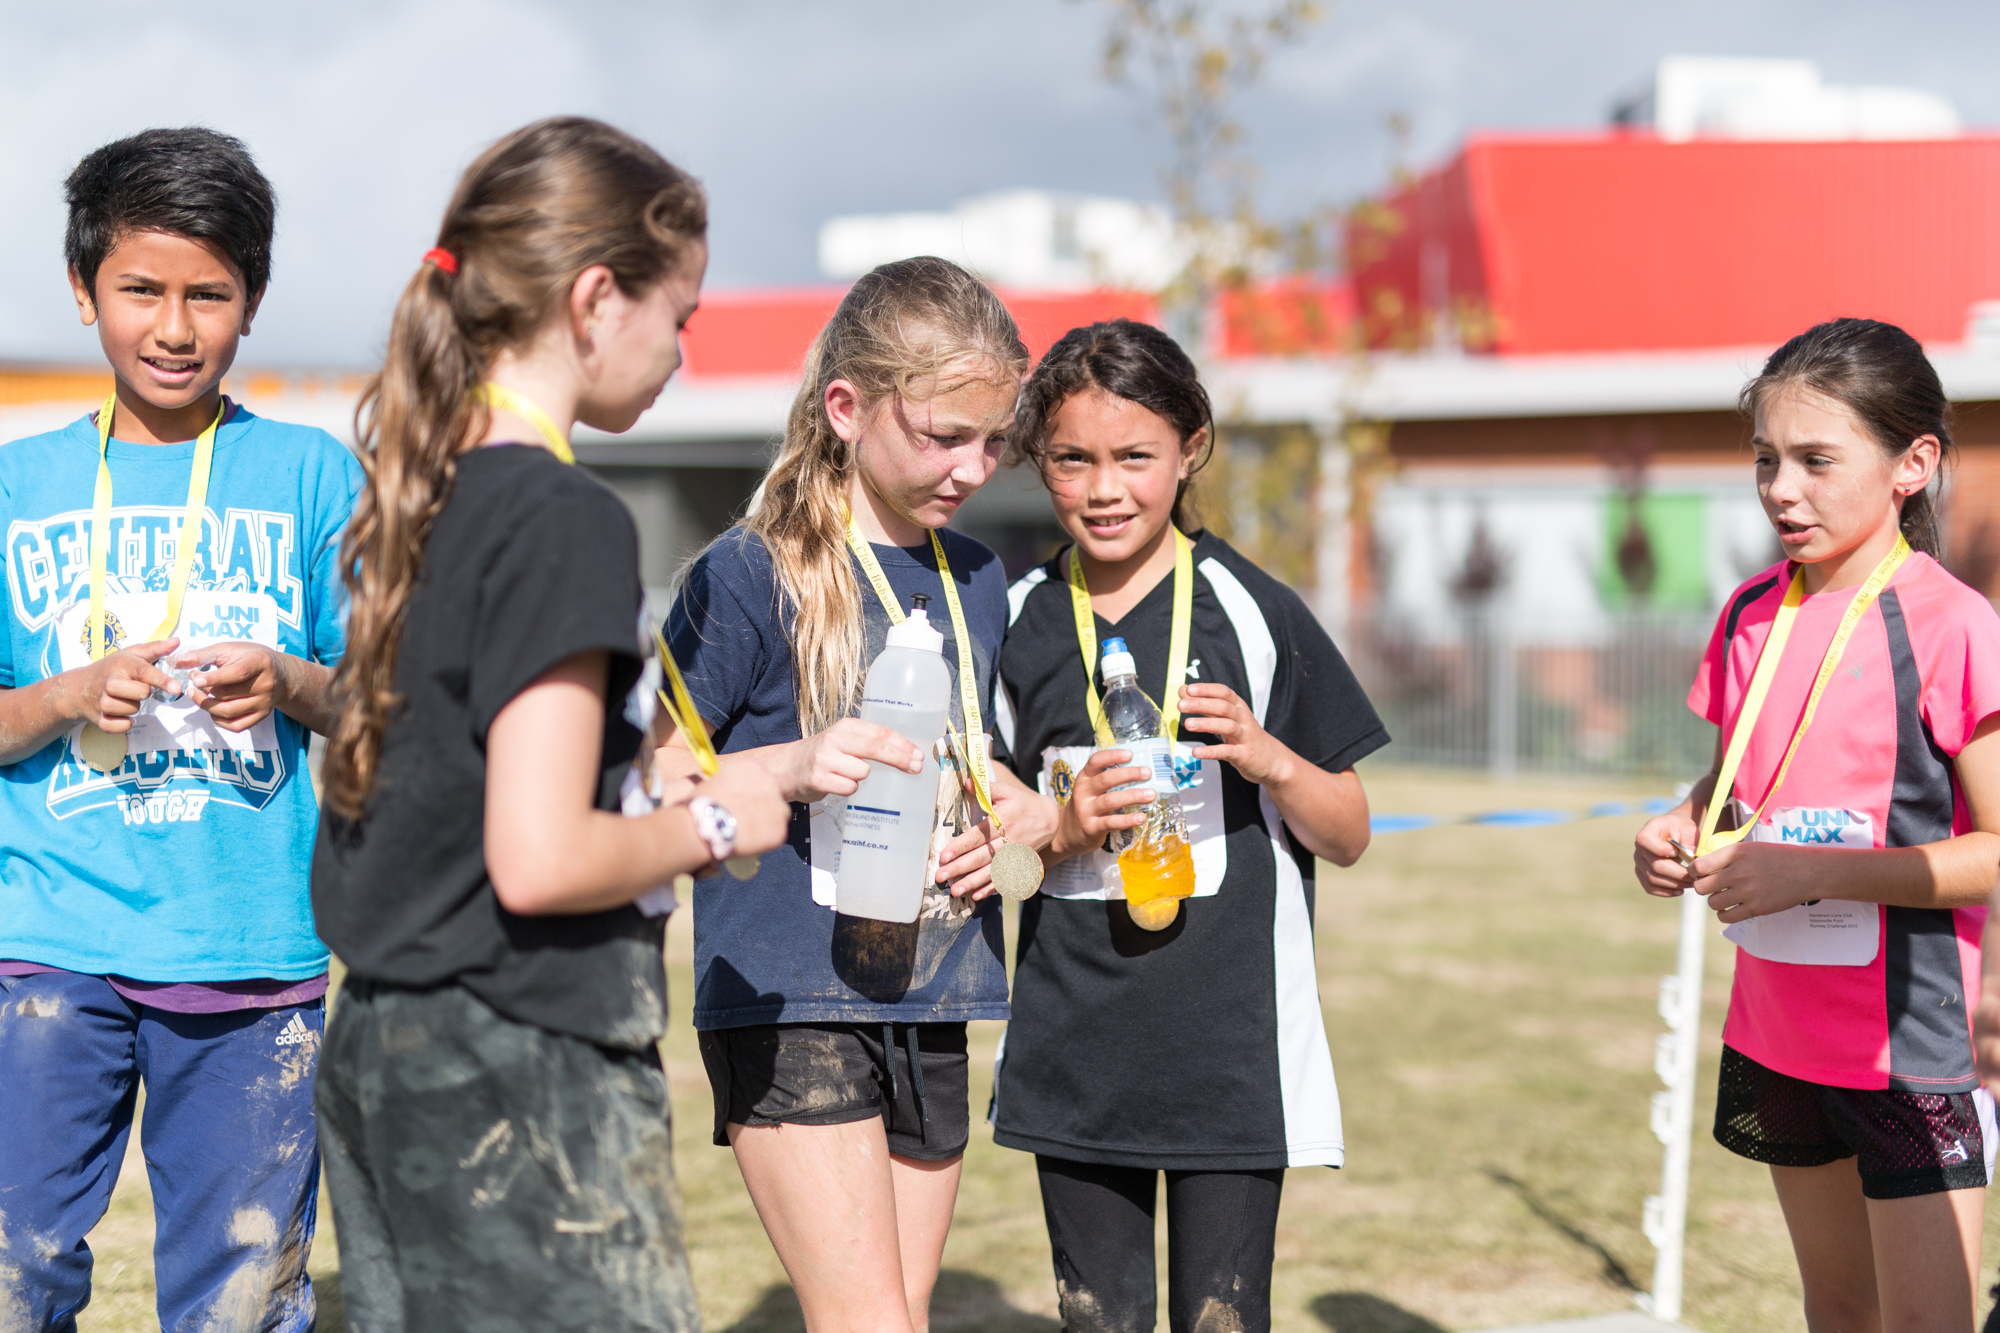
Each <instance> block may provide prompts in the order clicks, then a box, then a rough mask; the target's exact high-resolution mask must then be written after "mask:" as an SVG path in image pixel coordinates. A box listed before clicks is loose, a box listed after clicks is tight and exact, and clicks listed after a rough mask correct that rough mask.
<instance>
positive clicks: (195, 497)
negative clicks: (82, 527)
mask: <svg viewBox="0 0 2000 1333" xmlns="http://www.w3.org/2000/svg"><path fill="white" fill-rule="evenodd" d="M117 406H118V393H117V391H116V390H113V391H112V393H111V395H110V396H109V397H107V398H106V399H105V400H104V406H103V407H100V408H98V409H97V492H96V494H95V496H93V497H92V502H91V509H90V660H91V661H93V662H95V661H97V660H98V659H99V658H100V657H103V656H104V650H105V648H106V647H107V646H108V645H107V644H106V643H105V640H104V590H105V585H106V584H107V583H109V582H110V574H111V530H110V529H111V463H110V460H109V457H108V455H109V453H110V449H111V414H112V412H113V411H115V410H116V409H117ZM228 411H229V404H228V402H227V400H225V401H223V402H221V403H218V404H217V405H216V408H215V420H213V421H211V422H209V423H208V429H207V430H204V431H203V432H202V433H201V434H200V435H199V436H197V437H196V438H195V442H194V465H193V467H192V468H191V469H190V470H189V472H188V493H187V509H186V512H185V513H184V514H183V515H182V517H181V531H180V536H179V537H177V538H176V539H175V542H174V574H173V578H172V580H170V581H169V582H168V584H167V614H166V617H165V619H163V620H161V621H160V624H159V627H158V628H157V629H155V630H154V631H153V632H152V634H151V635H150V636H149V637H148V638H147V639H146V640H144V642H149V643H150V642H157V641H158V640H160V639H162V638H164V637H165V636H167V635H169V634H172V633H173V632H174V630H175V628H176V627H177V626H179V624H180V623H181V598H182V597H184V596H185V595H186V594H187V585H188V578H189V576H190V575H192V574H193V573H194V553H195V550H196V548H197V547H199V546H200V545H201V515H202V510H203V509H204V508H206V507H207V505H208V472H209V465H210V464H211V463H212V462H213V461H214V458H215V432H216V430H217V429H218V428H219V427H220V426H221V425H222V418H223V417H224V416H225V415H226V414H227V413H228ZM189 534H192V535H193V540H189Z"/></svg>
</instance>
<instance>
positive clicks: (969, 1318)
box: [722, 1268, 1062, 1333]
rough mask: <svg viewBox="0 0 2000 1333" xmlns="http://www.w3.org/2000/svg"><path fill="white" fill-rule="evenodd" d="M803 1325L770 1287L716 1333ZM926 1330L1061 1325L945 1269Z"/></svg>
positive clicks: (990, 1283)
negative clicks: (747, 1308)
mask: <svg viewBox="0 0 2000 1333" xmlns="http://www.w3.org/2000/svg"><path fill="white" fill-rule="evenodd" d="M805 1326H806V1321H805V1316H804V1315H802V1314H800V1313H799V1298H798V1297H797V1296H795V1295H793V1294H792V1289H791V1287H790V1286H788V1285H786V1284H784V1283H776V1284H774V1285H772V1286H769V1287H766V1288H765V1289H764V1294H763V1296H762V1297H760V1298H759V1299H758V1301H757V1304H756V1305H755V1306H754V1307H752V1308H751V1309H750V1310H749V1311H748V1312H747V1313H745V1314H744V1316H743V1317H742V1318H741V1319H738V1320H737V1321H736V1322H735V1323H733V1324H731V1325H730V1326H729V1327H728V1328H726V1329H724V1330H722V1333H803V1330H804V1329H805ZM931 1327H932V1328H934V1329H951V1330H953V1333H1059V1330H1060V1329H1061V1328H1062V1324H1061V1323H1060V1322H1058V1321H1057V1320H1054V1319H1048V1318H1045V1317H1043V1316H1042V1315H1038V1314H1030V1313H1029V1312H1028V1311H1026V1310H1022V1309H1018V1308H1016V1307H1015V1305H1014V1304H1013V1303H1012V1302H1011V1301H1009V1300H1008V1299H1007V1296H1006V1293H1004V1292H1002V1291H1001V1290H1000V1284H999V1283H997V1282H995V1281H994V1280H993V1279H992V1278H989V1277H981V1276H980V1275H979V1274H977V1273H967V1272H965V1271H963V1270H961V1269H954V1268H947V1269H946V1270H945V1271H944V1272H942V1273H939V1274H938V1283H937V1289H936V1290H935V1291H933V1292H932V1293H931Z"/></svg>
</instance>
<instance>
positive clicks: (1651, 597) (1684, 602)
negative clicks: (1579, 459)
mask: <svg viewBox="0 0 2000 1333" xmlns="http://www.w3.org/2000/svg"><path fill="white" fill-rule="evenodd" d="M1634 507H1635V506H1634V504H1633V502H1632V499H1631V497H1629V496H1624V495H1610V496H1606V497H1605V501H1604V562H1603V564H1602V565H1601V566H1600V567H1599V570H1598V578H1597V585H1598V589H1599V591H1600V592H1601V593H1602V594H1603V596H1604V604H1605V605H1606V606H1608V607H1612V608H1614V609H1617V610H1626V609H1633V610H1636V609H1639V608H1641V607H1645V608H1650V609H1654V610H1661V611H1699V610H1702V609H1704V608H1706V607H1707V605H1708V497H1707V496H1705V495H1672V494H1654V493H1651V492H1648V493H1647V494H1645V495H1642V496H1640V497H1639V499H1638V503H1637V506H1636V508H1637V510H1638V515H1637V516H1638V523H1637V525H1636V531H1635V525H1634V523H1633V521H1632V520H1633V509H1634Z"/></svg>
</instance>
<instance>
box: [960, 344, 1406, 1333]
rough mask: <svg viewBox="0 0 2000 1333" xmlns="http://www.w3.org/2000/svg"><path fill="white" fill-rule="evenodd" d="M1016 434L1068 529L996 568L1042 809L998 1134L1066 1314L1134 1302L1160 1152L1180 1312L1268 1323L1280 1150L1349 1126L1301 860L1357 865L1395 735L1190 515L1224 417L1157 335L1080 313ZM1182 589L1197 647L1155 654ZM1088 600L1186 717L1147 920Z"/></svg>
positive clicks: (1295, 616) (1321, 1151) (1307, 1159)
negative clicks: (1363, 773) (1109, 739)
mask: <svg viewBox="0 0 2000 1333" xmlns="http://www.w3.org/2000/svg"><path fill="white" fill-rule="evenodd" d="M1016 432H1017V433H1016V439H1017V441H1018V443H1019V448H1020V451H1021V453H1022V454H1023V455H1025V456H1026V457H1027V458H1029V459H1031V460H1033V462H1034V463H1035V464H1036V466H1037V467H1038V468H1039V469H1040V471H1041V475H1042V480H1043V482H1044V484H1045V485H1046V486H1047V488H1048V491H1049V497H1050V500H1051V502H1052V503H1053V504H1054V506H1055V511H1056V518H1057V520H1058V522H1060V523H1061V524H1062V526H1063V528H1064V530H1065V531H1067V532H1068V534H1069V535H1070V537H1071V538H1072V539H1073V541H1074V545H1073V547H1072V548H1070V549H1066V550H1064V551H1062V552H1061V553H1059V554H1058V555H1057V556H1056V558H1055V559H1053V560H1051V561H1050V562H1049V563H1048V564H1047V565H1044V566H1042V567H1041V568H1038V569H1035V570H1032V571H1030V572H1029V573H1028V574H1027V575H1026V576H1025V577H1024V578H1022V579H1020V580H1019V581H1018V582H1016V583H1015V584H1014V585H1013V588H1012V589H1011V591H1010V594H1009V598H1010V602H1011V607H1010V611H1011V613H1012V614H1011V622H1010V624H1009V627H1008V631H1007V639H1006V643H1005V645H1004V647H1003V648H1002V650H1001V657H1000V676H1001V684H1002V687H1003V693H1004V698H1003V700H1002V702H1001V705H1000V706H1001V709H1002V711H1001V715H1000V725H1001V734H1002V738H1003V740H1005V741H1006V742H1007V745H1008V748H1009V750H1010V751H1011V754H1012V762H1013V763H1014V765H1015V767H1016V769H1017V770H1018V772H1019V773H1020V774H1021V776H1022V777H1023V778H1024V779H1027V780H1029V781H1031V782H1032V781H1036V780H1039V782H1040V784H1041V789H1042V791H1043V792H1044V793H1045V794H1046V795H1048V796H1051V797H1054V798H1055V799H1056V800H1058V801H1059V802H1060V803H1061V810H1060V819H1059V823H1058V827H1057V831H1056V834H1055V837H1054V841H1053V842H1052V843H1051V844H1050V845H1049V846H1048V848H1047V849H1046V850H1045V851H1044V852H1043V859H1044V861H1045V863H1046V864H1047V867H1048V872H1047V878H1046V879H1045V880H1044V883H1043V886H1042V892H1041V893H1040V894H1039V895H1038V896H1036V897H1034V898H1032V899H1030V900H1029V901H1028V902H1027V903H1026V904H1025V906H1024V907H1023V910H1022V916H1021V930H1020V944H1019V949H1018V953H1017V957H1016V965H1015V973H1014V1004H1013V1018H1012V1021H1011V1022H1010V1024H1009V1026H1008V1031H1007V1037H1006V1042H1005V1045H1004V1047H1003V1057H1002V1061H1001V1064H1000V1068H999V1073H998V1078H997V1083H996V1092H995V1099H996V1105H995V1113H994V1138H995V1139H996V1141H998V1142H1000V1143H1002V1144H1005V1145H1007V1146H1008V1147H1013V1148H1020V1149H1024V1150H1026V1151H1029V1152H1033V1153H1034V1154H1035V1161H1036V1167H1037V1170H1038V1172H1039V1174H1040V1179H1041V1186H1042V1199H1043V1203H1044V1206H1045V1210H1046V1213H1047V1217H1048V1223H1049V1233H1050V1242H1051V1245H1052V1248H1053V1250H1054V1258H1055V1269H1056V1278H1057V1290H1058V1292H1059V1293H1060V1300H1061V1304H1062V1312H1063V1319H1064V1323H1065V1326H1066V1327H1067V1328H1069V1329H1070V1330H1072V1331H1073V1333H1085V1331H1086V1330H1094V1329H1114V1328H1130V1327H1139V1328H1150V1327H1152V1326H1153V1322H1154V1316H1155V1309H1154V1306H1155V1295H1154V1292H1155V1275H1154V1261H1153V1232H1154V1197H1155V1194H1156V1191H1157V1180H1156V1173H1157V1172H1159V1171H1165V1172H1166V1175H1167V1212H1168V1235H1169V1252H1170V1254H1171V1255H1172V1256H1173V1259H1172V1265H1173V1267H1172V1271H1171V1272H1170V1273H1169V1275H1168V1281H1169V1288H1168V1291H1169V1310H1168V1319H1169V1324H1170V1326H1171V1327H1172V1328H1174V1329H1176V1330H1179V1329H1188V1328H1193V1327H1196V1326H1197V1325H1199V1326H1201V1327H1209V1326H1214V1327H1227V1328H1239V1329H1244V1330H1256V1329H1264V1328H1268V1327H1269V1326H1270V1282H1271V1257H1272V1249H1273V1243H1274V1237H1275V1234H1276V1227H1277V1216H1278V1196H1279V1190H1280V1186H1281V1183H1282V1180H1283V1177H1284V1172H1285V1168H1286V1167H1288V1166H1303V1165H1326V1166H1338V1165H1340V1163H1341V1158H1342V1151H1343V1149H1342V1142H1341V1133H1340V1108H1339V1102H1338V1097H1337V1094H1336V1092H1335V1088H1334V1080H1333V1064H1332V1060H1331V1058H1330V1056H1329V1054H1328V1051H1327V1045H1326V1035H1325V1030H1324V1027H1323V1024H1322V1021H1321V1016H1320V1008H1319V995H1318V988H1317V981H1316V976H1315V971H1314V962H1313V945H1312V894H1313V867H1314V859H1315V857H1322V858H1324V859H1326V860H1329V861H1332V862H1334V863H1335V864H1337V865H1342V866H1347V865H1352V864H1353V863H1354V861H1355V860H1356V858H1358V857H1359V856H1360V855H1361V852H1362V850H1363V849H1364V848H1365V847H1366V846H1367V845H1368V803H1367V798H1366V796H1365V795H1364V794H1363V792H1362V789H1361V782H1360V779H1359V778H1357V777H1356V776H1355V773H1354V767H1353V766H1354V763H1355V761H1356V760H1358V759H1360V758H1361V757H1362V756H1364V755H1367V754H1369V753H1371V752H1372V751H1374V750H1376V749H1379V748H1380V747H1381V746H1383V745H1384V744H1386V743H1387V742H1388V735H1387V733H1386V732H1385V731H1384V730H1383V728H1382V724H1381V722H1380V721H1379V719H1377V717H1376V715H1375V712H1374V710H1373V709H1372V708H1371V707H1370V706H1369V703H1368V700H1367V698H1366V697H1365V696H1364V695H1363V694H1362V692H1361V689H1360V687H1359V686H1358V685H1357V684H1356V683H1355V680H1354V676H1353V673H1352V672H1351V671H1349V669H1348V667H1347V664H1346V662H1345V661H1343V660H1342V658H1341V656H1340V653H1339V651H1338V650H1337V649H1336V648H1335V647H1334V646H1333V643H1332V641H1331V640H1330V639H1328V637H1327V635H1326V633H1325V631H1324V630H1322V629H1321V628H1320V626H1319V624H1318V622H1317V621H1315V620H1314V618H1313V617H1312V615H1311V613H1310V612H1308V611H1307V609H1306V607H1305V604H1304V603H1303V602H1301V601H1300V599H1299V597H1298V596H1297V594H1295V593H1294V592H1292V591H1291V589H1289V588H1287V587H1285V586H1284V585H1283V584H1281V583H1279V582H1278V581H1277V580H1275V579H1273V578H1271V577H1270V576H1269V575H1267V574H1265V573H1264V572H1263V571H1262V570H1260V569H1258V568H1257V567H1256V566H1255V565H1253V564H1251V563H1250V562H1249V561H1248V560H1246V559H1244V558H1243V557H1242V556H1241V555H1239V554H1238V553H1237V552H1236V551H1234V550H1233V549H1231V548H1230V546H1229V545H1228V543H1226V542H1224V541H1223V540H1221V539H1220V538H1219V537H1216V536H1214V535H1213V534H1211V533H1205V532H1203V531H1201V530H1200V528H1199V527H1198V526H1197V525H1196V523H1195V522H1194V521H1193V519H1192V517H1191V515H1190V513H1189V507H1188V495H1187V491H1188V486H1189V479H1190V477H1191V475H1192V474H1193V472H1194V471H1195V470H1196V468H1197V467H1198V466H1199V465H1200V463H1201V461H1202V460H1203V458H1204V455H1205V453H1206V450H1207V449H1208V447H1209V445H1210V443H1211V441H1212V438H1213V422H1212V418H1211V414H1210V410H1209V403H1208V395H1207V393H1206V392H1205V391H1204V390H1203V389H1202V387H1201V384H1200V382H1199V381H1198V379H1197V378H1196V375H1195V369H1194V366H1193V364H1192V363H1191V362H1190V361H1189V360H1188V358H1187V356H1186V354H1185V353H1184V352H1182V351H1181V349H1180V347H1179V346H1177V345H1176V344H1175V343H1174V341H1173V339H1171V338H1170V337H1168V336H1167V335H1166V334H1165V333H1163V332H1161V331H1160V330H1158V329H1155V328H1152V327H1151V326H1148V325H1144V324H1135V323H1132V322H1130V321H1126V320H1118V321H1114V322H1111V323H1104V324H1094V325H1091V326H1090V327H1088V328H1082V329H1075V330H1072V331H1071V332H1070V333H1069V334H1067V335H1066V336H1065V337H1064V338H1063V339H1062V340H1061V341H1060V342H1058V343H1057V344H1056V345H1055V346H1054V347H1053V348H1051V349H1050V351H1049V353H1048V355H1047V356H1045V357H1044V358H1043V359H1042V362H1041V364H1040V366H1039V367H1038V368H1037V369H1036V371H1035V373H1034V375H1033V376H1032V377H1031V378H1030V379H1029V381H1028V384H1027V386H1026V388H1025V389H1024V391H1023V394H1022V400H1021V407H1020V414H1019V421H1018V424H1017V427H1016ZM1184 539H1185V540H1184ZM1184 545H1185V546H1187V547H1189V548H1191V549H1190V550H1189V556H1190V557H1191V558H1190V559H1186V560H1183V559H1180V558H1179V557H1180V551H1181V549H1182V547H1183V546H1184ZM1077 573H1080V575H1081V580H1080V582H1081V585H1082V586H1081V587H1078V586H1076V582H1077V580H1076V578H1075V576H1076V574H1077ZM1183 579H1185V580H1187V581H1189V582H1191V584H1192V595H1191V596H1183V597H1180V598H1177V597H1176V596H1175V591H1176V590H1175V586H1174V585H1175V583H1176V582H1177V581H1179V580H1183ZM1177 601H1178V602H1179V603H1180V604H1181V605H1183V606H1186V607H1187V608H1188V612H1187V614H1188V617H1189V620H1190V623H1189V624H1188V625H1187V627H1186V634H1185V642H1186V643H1187V645H1188V647H1187V655H1186V659H1185V661H1184V662H1179V661H1177V662H1174V663H1172V664H1171V665H1170V664H1169V655H1170V644H1171V643H1172V642H1173V641H1174V640H1175V639H1176V638H1178V637H1181V636H1178V635H1176V634H1175V633H1174V628H1175V627H1174V623H1173V621H1174V617H1175V610H1174V608H1175V605H1176V602H1177ZM1085 625H1091V626H1094V630H1095V634H1094V636H1092V640H1093V641H1094V643H1102V642H1103V641H1104V639H1105V638H1107V637H1109V636H1113V635H1115V636H1118V637H1122V638H1123V639H1124V640H1125V642H1126V644H1127V646H1128V647H1129V648H1130V650H1131V652H1132V655H1133V657H1134V659H1135V660H1136V662H1137V666H1138V672H1139V683H1140V685H1141V686H1142V687H1143V688H1144V689H1145V691H1146V693H1147V694H1149V695H1151V696H1153V697H1154V698H1155V699H1156V700H1157V701H1158V702H1159V703H1160V704H1161V706H1162V708H1163V709H1165V710H1168V711H1169V712H1171V711H1172V710H1171V705H1172V704H1173V703H1174V702H1176V701H1177V702H1178V705H1179V713H1180V715H1181V721H1180V725H1179V729H1178V730H1179V733H1180V734H1179V736H1178V737H1177V739H1179V740H1180V741H1182V742H1185V743H1186V745H1187V747H1188V752H1189V753H1191V754H1192V755H1193V756H1194V757H1195V758H1198V759H1199V760H1200V782H1199V785H1198V786H1195V787H1192V788H1190V789H1188V790H1184V791H1182V792H1181V799H1182V802H1183V805H1184V807H1185V809H1186V811H1187V816H1188V825H1189V836H1190V839H1191V840H1192V841H1193V843H1194V860H1195V867H1196V887H1195V894H1194V896H1193V897H1192V898H1190V899H1188V900H1186V901H1185V903H1184V904H1183V905H1182V908H1181V911H1180V913H1179V915H1178V917H1177V918H1176V919H1175V920H1174V921H1173V922H1172V924H1170V925H1168V926H1167V927H1166V928H1165V929H1163V930H1159V931H1157V932H1155V931H1149V930H1142V929H1140V928H1139V926H1137V925H1136V924H1134V922H1133V920H1132V918H1131V916H1130V914H1129V913H1128V910H1127V907H1126V904H1125V903H1124V902H1123V901H1121V900H1122V899H1123V897H1124V893H1123V889H1122V886H1121V884H1120V881H1119V879H1118V872H1117V869H1116V862H1115V860H1114V858H1113V857H1111V856H1110V855H1109V854H1108V853H1105V852H1103V851H1101V850H1099V848H1100V846H1101V844H1103V842H1104V841H1105V839H1106V837H1107V836H1108V835H1109V834H1110V833H1112V832H1113V831H1114V830H1119V829H1126V828H1133V827H1136V826H1137V825H1138V824H1139V823H1140V822H1141V816H1140V815H1139V814H1138V813H1136V812H1137V811H1138V810H1139V809H1141V808H1143V807H1144V805H1145V804H1146V803H1148V802H1150V801H1151V800H1152V799H1153V797H1154V792H1153V790H1152V789H1151V788H1150V787H1135V788H1132V789H1129V790H1124V791H1119V790H1114V789H1115V788H1117V787H1118V786H1119V785H1120V784H1123V783H1127V782H1136V781H1142V780H1144V779H1145V778H1146V777H1147V771H1146V770H1145V769H1142V768H1137V767H1130V766H1127V760H1129V758H1130V757H1131V756H1130V753H1129V752H1128V751H1124V750H1119V749H1111V748H1107V749H1098V748H1097V746H1098V738H1097V737H1096V736H1095V735H1094V734H1093V728H1092V723H1091V718H1090V710H1089V707H1088V705H1087V703H1086V696H1087V694H1088V692H1089V690H1090V689H1091V687H1092V686H1093V684H1094V683H1095V682H1096V672H1097V663H1096V662H1095V661H1092V660H1089V658H1090V657H1091V656H1094V653H1089V651H1088V650H1087V649H1086V648H1085V647H1084V642H1085V639H1084V635H1083V634H1082V633H1081V630H1082V628H1083V626H1085ZM1170 672H1171V673H1172V678H1171V679H1170V678H1169V673H1170ZM1009 710H1011V716H1010V713H1009ZM1211 1320H1213V1321H1214V1322H1213V1324H1212V1325H1211V1322H1210V1321H1211Z"/></svg>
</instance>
